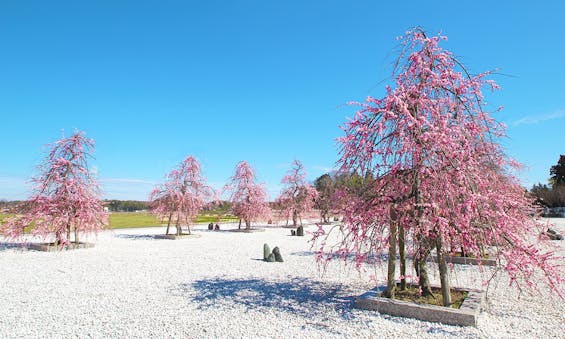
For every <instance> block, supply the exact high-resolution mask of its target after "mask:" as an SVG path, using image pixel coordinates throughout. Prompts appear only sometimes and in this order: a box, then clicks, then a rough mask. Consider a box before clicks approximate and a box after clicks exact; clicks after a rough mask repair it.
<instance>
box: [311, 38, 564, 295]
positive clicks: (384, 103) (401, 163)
mask: <svg viewBox="0 0 565 339" xmlns="http://www.w3.org/2000/svg"><path fill="white" fill-rule="evenodd" d="M445 39H446V38H445V37H442V36H434V37H428V36H426V34H425V33H424V32H423V31H422V30H420V29H415V30H412V31H409V32H408V33H407V34H406V35H405V36H404V37H403V38H401V43H402V46H403V49H402V52H401V53H400V55H399V57H398V60H397V63H396V66H395V68H394V73H393V75H394V77H395V86H394V88H392V87H387V88H386V96H385V97H384V98H382V99H376V98H372V97H368V98H367V100H366V102H365V103H363V104H360V105H361V109H360V110H359V111H358V112H357V113H356V114H355V116H354V118H353V119H352V120H350V121H348V122H346V123H345V125H344V126H343V127H342V128H343V130H344V132H345V136H343V137H341V138H340V139H339V142H340V145H341V151H340V152H341V157H340V161H339V162H340V165H341V169H342V170H344V171H345V172H348V173H350V172H354V171H356V172H359V173H360V174H361V175H364V174H367V173H370V174H371V175H372V176H373V178H374V180H373V182H372V183H371V184H370V185H369V186H367V187H366V188H365V191H364V194H362V195H361V196H359V195H356V196H351V195H347V194H345V195H342V196H344V197H345V198H347V199H346V200H344V201H342V205H343V204H345V208H344V217H345V219H344V225H343V226H342V227H341V228H340V230H341V232H343V236H342V237H341V238H340V239H342V240H341V241H340V242H339V243H338V244H337V247H333V246H330V245H328V242H324V241H322V243H321V246H320V247H321V248H320V252H319V258H325V257H326V258H332V257H334V255H333V254H335V252H338V253H339V254H342V256H346V255H349V254H354V255H355V257H356V259H357V263H358V265H360V263H361V262H363V261H365V259H366V258H367V256H369V255H371V254H374V253H376V252H384V251H386V248H387V247H388V253H389V257H388V276H387V285H388V289H387V293H388V296H389V297H392V298H394V296H395V289H396V284H395V278H396V275H395V260H396V249H397V246H398V244H399V239H400V238H401V237H402V239H401V240H402V242H403V241H404V237H406V239H408V238H410V240H411V241H412V243H413V244H414V246H413V247H412V248H411V249H410V251H411V252H412V254H413V257H414V262H415V269H416V274H417V277H418V283H419V286H420V288H421V291H422V293H423V294H424V295H429V294H432V291H431V289H430V285H429V279H428V275H427V267H426V260H427V258H428V256H429V255H430V252H432V251H435V252H436V253H437V256H438V261H439V264H438V267H439V273H440V281H441V287H442V298H443V304H444V305H449V304H450V303H451V300H450V294H449V292H450V285H449V276H448V274H449V272H448V266H447V265H446V262H445V256H446V255H449V254H453V252H454V251H455V250H456V249H460V250H462V251H463V252H464V253H466V254H467V255H473V256H481V254H483V253H484V249H485V248H487V247H488V248H491V250H492V251H494V253H493V255H494V256H495V257H496V258H497V260H498V263H499V265H500V266H501V267H503V268H504V269H505V271H506V272H507V273H508V274H509V276H510V279H511V280H510V281H511V284H514V285H516V286H517V287H518V288H520V289H521V288H522V287H524V286H526V287H529V288H533V290H536V288H537V284H538V282H539V281H540V277H543V279H544V281H545V282H546V283H547V285H548V286H549V288H550V289H551V290H552V291H554V292H556V293H557V294H559V295H561V296H563V290H562V288H563V285H561V283H562V282H563V274H562V272H561V269H562V268H561V267H559V266H558V264H557V263H558V262H559V260H562V258H559V257H556V256H555V255H554V254H553V253H552V252H551V251H550V250H549V249H548V248H546V247H545V246H544V244H543V243H542V242H538V243H533V242H532V240H531V239H537V238H538V237H537V235H538V234H539V231H540V226H539V225H537V224H536V222H535V220H533V218H532V217H531V216H532V215H533V213H534V207H533V205H532V201H531V200H530V198H529V197H528V196H526V192H525V190H524V189H523V188H522V187H521V186H520V184H519V181H518V180H517V178H516V177H514V175H513V173H514V172H515V170H517V168H518V167H519V165H518V164H517V163H515V162H514V161H512V160H511V159H508V158H507V157H506V156H505V155H504V153H503V150H502V148H501V146H500V145H499V144H497V143H496V141H495V140H497V139H498V138H501V137H503V136H504V128H503V126H502V125H501V124H499V123H497V122H496V121H495V120H493V118H492V117H491V114H490V113H489V112H487V111H486V110H485V104H484V100H483V95H482V89H483V87H485V86H488V87H490V88H491V89H496V88H497V85H496V84H495V83H494V82H492V81H491V80H487V76H488V75H489V73H488V72H487V73H481V74H478V75H471V74H470V73H469V72H468V71H467V70H466V69H465V68H464V67H463V66H462V65H461V64H460V63H459V62H458V61H457V60H456V59H455V58H454V57H453V55H452V54H451V53H450V52H449V51H447V50H444V49H442V48H441V47H440V46H439V44H440V42H441V41H442V40H445ZM327 235H328V234H327V233H326V231H325V230H324V228H322V227H321V226H320V228H319V230H318V231H317V232H316V233H315V238H318V239H319V240H324V239H326V240H327V238H326V237H327ZM403 247H404V245H403V244H401V246H400V248H399V250H400V251H402V250H403V249H404V248H403ZM331 252H334V253H331ZM326 255H327V256H326ZM534 273H541V274H534ZM404 276H405V273H402V276H401V277H400V278H404Z"/></svg>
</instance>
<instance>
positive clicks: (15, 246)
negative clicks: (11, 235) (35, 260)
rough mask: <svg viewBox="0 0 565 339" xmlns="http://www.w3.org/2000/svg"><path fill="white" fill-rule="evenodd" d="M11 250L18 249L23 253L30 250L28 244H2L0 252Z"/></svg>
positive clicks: (0, 243) (0, 244)
mask: <svg viewBox="0 0 565 339" xmlns="http://www.w3.org/2000/svg"><path fill="white" fill-rule="evenodd" d="M10 249H17V250H22V251H27V250H28V248H27V244H26V243H22V242H19V243H13V242H0V252H3V251H8V250H10Z"/></svg>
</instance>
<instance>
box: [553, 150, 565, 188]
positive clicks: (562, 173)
mask: <svg viewBox="0 0 565 339" xmlns="http://www.w3.org/2000/svg"><path fill="white" fill-rule="evenodd" d="M549 174H550V175H551V178H550V179H549V181H550V182H551V185H552V186H553V187H556V186H564V185H565V155H560V156H559V161H558V162H557V165H555V166H551V169H550V170H549Z"/></svg>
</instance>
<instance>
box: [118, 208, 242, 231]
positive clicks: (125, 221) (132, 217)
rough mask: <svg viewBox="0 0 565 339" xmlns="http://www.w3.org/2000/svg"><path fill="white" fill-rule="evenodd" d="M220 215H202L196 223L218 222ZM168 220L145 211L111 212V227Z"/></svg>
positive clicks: (142, 225) (227, 219) (143, 224)
mask: <svg viewBox="0 0 565 339" xmlns="http://www.w3.org/2000/svg"><path fill="white" fill-rule="evenodd" d="M217 220H218V217H217V216H215V215H200V216H198V218H197V219H196V223H206V224H207V223H210V222H214V223H215V222H216V221H217ZM237 220H239V219H237V218H234V217H223V218H221V220H220V222H233V221H237ZM165 223H166V222H161V220H160V219H158V218H156V217H155V216H154V215H152V214H149V213H143V212H113V213H110V228H131V227H151V226H161V225H164V224H165Z"/></svg>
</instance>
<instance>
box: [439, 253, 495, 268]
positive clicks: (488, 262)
mask: <svg viewBox="0 0 565 339" xmlns="http://www.w3.org/2000/svg"><path fill="white" fill-rule="evenodd" d="M430 260H432V261H433V262H437V256H436V255H431V256H430ZM445 261H446V262H447V263H451V264H458V265H482V266H496V259H494V258H488V257H484V258H473V257H462V256H460V255H459V256H458V255H447V254H446V255H445Z"/></svg>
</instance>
